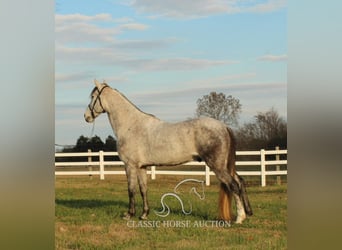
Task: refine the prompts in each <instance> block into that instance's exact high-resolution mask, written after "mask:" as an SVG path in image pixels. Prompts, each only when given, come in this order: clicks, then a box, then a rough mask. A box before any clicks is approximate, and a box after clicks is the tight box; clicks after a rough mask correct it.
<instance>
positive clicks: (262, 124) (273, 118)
mask: <svg viewBox="0 0 342 250" xmlns="http://www.w3.org/2000/svg"><path fill="white" fill-rule="evenodd" d="M241 110H242V105H241V104H240V101H239V99H237V98H234V97H233V96H231V95H229V96H226V95H225V94H224V93H217V92H211V93H209V94H208V95H204V96H203V97H202V98H199V99H198V100H197V109H196V112H195V117H202V116H208V117H212V118H214V119H217V120H220V121H222V122H224V123H225V124H226V125H227V126H230V127H232V128H233V131H234V134H235V137H236V141H237V150H260V149H262V148H263V149H274V148H275V147H276V146H279V148H280V149H286V148H287V122H286V120H284V119H283V118H282V117H280V115H279V114H278V112H277V111H276V110H275V109H274V108H270V110H268V111H266V112H258V113H257V114H256V115H255V116H254V117H253V120H252V121H250V122H248V123H244V124H243V125H239V122H238V120H239V115H240V113H241ZM88 149H90V150H91V151H93V152H98V151H100V150H103V151H116V150H117V147H116V140H115V138H114V137H113V136H111V135H109V136H108V137H107V138H106V139H105V142H103V141H102V140H101V138H100V137H98V136H96V135H95V136H94V137H92V138H88V137H85V136H83V135H81V136H80V137H79V138H78V139H77V141H76V145H75V146H74V147H72V148H64V149H63V150H62V152H87V151H88Z"/></svg>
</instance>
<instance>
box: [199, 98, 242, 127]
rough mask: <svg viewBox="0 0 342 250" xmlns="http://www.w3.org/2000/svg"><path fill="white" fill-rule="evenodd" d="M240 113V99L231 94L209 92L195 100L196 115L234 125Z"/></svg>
mask: <svg viewBox="0 0 342 250" xmlns="http://www.w3.org/2000/svg"><path fill="white" fill-rule="evenodd" d="M240 113H241V104H240V101H239V99H236V98H234V97H232V96H231V95H229V96H226V95H225V94H223V93H216V92H210V94H209V95H204V96H203V97H202V98H199V99H198V100H197V109H196V116H197V117H200V116H208V117H211V118H214V119H217V120H220V121H222V122H224V123H225V124H227V125H233V126H234V125H237V124H238V118H239V114H240Z"/></svg>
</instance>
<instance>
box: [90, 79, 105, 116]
mask: <svg viewBox="0 0 342 250" xmlns="http://www.w3.org/2000/svg"><path fill="white" fill-rule="evenodd" d="M107 87H108V86H107V85H106V86H104V87H103V88H102V89H101V90H100V91H99V90H98V89H97V91H99V94H98V95H97V96H96V99H95V101H94V104H93V107H90V103H89V105H88V108H89V110H90V112H91V116H92V118H93V119H95V113H97V114H101V113H105V112H106V111H105V109H104V108H103V106H102V102H101V99H100V96H101V94H102V91H103V90H104V89H105V88H107ZM97 100H99V102H100V106H101V108H102V111H101V112H98V111H96V110H95V104H96V102H97Z"/></svg>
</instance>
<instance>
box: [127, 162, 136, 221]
mask: <svg viewBox="0 0 342 250" xmlns="http://www.w3.org/2000/svg"><path fill="white" fill-rule="evenodd" d="M125 170H126V175H127V181H128V197H129V205H128V212H127V213H125V215H124V219H127V220H129V219H130V218H131V217H132V216H134V215H135V192H136V185H137V172H136V168H135V167H131V166H127V167H126V169H125Z"/></svg>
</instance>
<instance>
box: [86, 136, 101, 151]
mask: <svg viewBox="0 0 342 250" xmlns="http://www.w3.org/2000/svg"><path fill="white" fill-rule="evenodd" d="M88 145H89V148H90V149H91V151H93V152H98V151H100V150H103V148H104V143H103V141H102V140H101V138H100V137H98V136H97V135H95V136H94V137H92V138H91V139H90V141H89V144H88Z"/></svg>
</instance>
